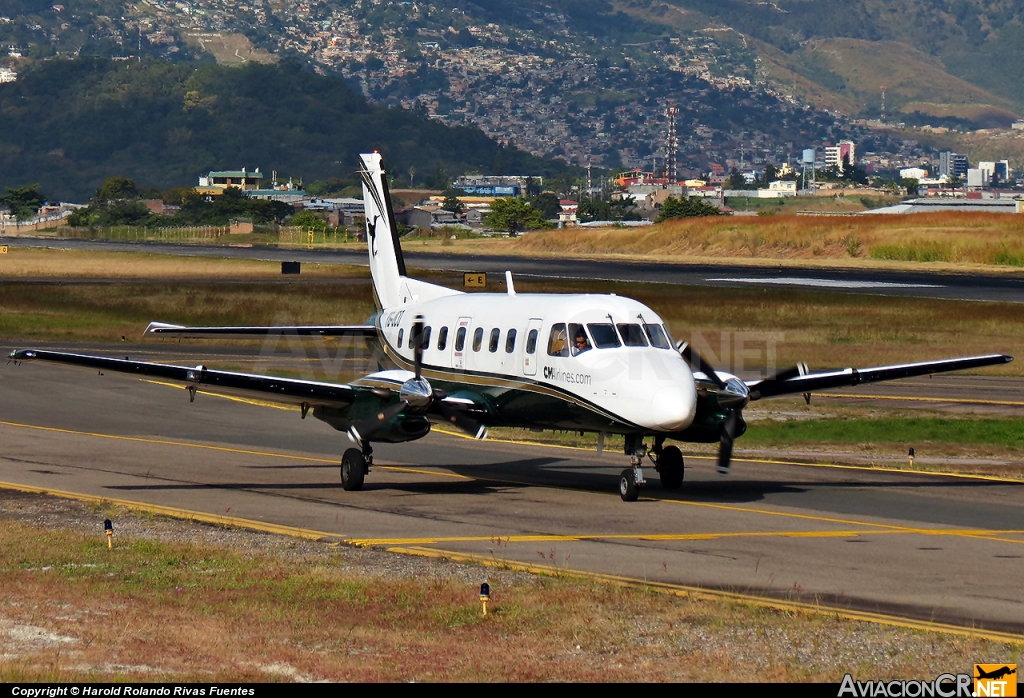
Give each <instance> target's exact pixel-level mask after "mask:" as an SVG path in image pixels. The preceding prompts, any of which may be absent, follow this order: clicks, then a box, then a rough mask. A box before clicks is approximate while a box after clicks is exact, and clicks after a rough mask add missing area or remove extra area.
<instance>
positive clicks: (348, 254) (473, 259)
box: [3, 238, 1024, 303]
mask: <svg viewBox="0 0 1024 698" xmlns="http://www.w3.org/2000/svg"><path fill="white" fill-rule="evenodd" d="M3 242H4V244H6V245H10V246H12V247H54V248H61V249H90V250H105V251H112V252H116V251H132V252H147V253H156V254H172V255H183V256H198V257H224V258H244V259H261V260H269V261H296V262H302V263H307V264H310V263H311V264H316V263H320V264H354V265H359V266H368V261H367V255H366V251H365V250H282V249H277V248H269V247H251V248H240V247H224V246H213V245H207V246H204V245H176V244H168V243H150V242H142V243H131V242H106V241H100V240H71V239H67V240H61V239H53V238H45V239H44V238H4V239H3ZM404 256H405V260H406V264H407V265H408V266H409V268H410V269H413V270H415V269H422V270H431V271H445V272H486V273H489V274H492V275H494V276H495V278H498V279H503V278H504V273H505V271H506V270H512V271H513V273H514V274H515V275H516V276H520V277H524V278H533V279H578V280H581V281H587V280H590V281H593V280H607V281H619V282H647V283H661V284H674V285H683V286H719V287H727V288H775V289H777V288H802V289H821V290H824V291H839V292H844V293H861V294H869V295H883V296H908V297H914V298H940V299H947V300H968V301H1003V302H1012V303H1024V275H1019V274H1018V275H1012V276H1011V275H997V274H982V273H972V274H963V273H945V272H932V271H903V270H881V269H855V268H846V269H843V268H836V269H828V268H816V267H798V266H784V267H783V266H754V265H738V264H681V263H668V262H649V261H644V262H629V261H621V260H581V259H566V258H564V257H560V256H553V257H550V258H540V257H523V256H514V255H468V254H438V253H430V252H415V251H410V250H406V251H404Z"/></svg>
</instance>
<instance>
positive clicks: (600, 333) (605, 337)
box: [587, 322, 622, 349]
mask: <svg viewBox="0 0 1024 698" xmlns="http://www.w3.org/2000/svg"><path fill="white" fill-rule="evenodd" d="M587 329H588V330H590V336H591V337H593V338H594V346H596V347H597V348H598V349H611V348H613V347H618V346H622V343H621V342H619V335H617V334H615V327H613V326H612V324H611V323H610V322H592V323H590V324H589V325H587Z"/></svg>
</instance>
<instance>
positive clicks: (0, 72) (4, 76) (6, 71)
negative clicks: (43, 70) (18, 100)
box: [0, 68, 18, 84]
mask: <svg viewBox="0 0 1024 698" xmlns="http://www.w3.org/2000/svg"><path fill="white" fill-rule="evenodd" d="M17 79H18V74H17V73H15V72H14V71H13V70H11V69H10V68H0V84H3V83H5V82H14V81H15V80H17Z"/></svg>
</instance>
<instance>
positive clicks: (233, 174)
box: [197, 167, 263, 194]
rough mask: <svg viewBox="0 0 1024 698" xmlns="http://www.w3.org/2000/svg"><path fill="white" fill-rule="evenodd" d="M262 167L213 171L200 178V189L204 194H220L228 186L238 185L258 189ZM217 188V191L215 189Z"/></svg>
mask: <svg viewBox="0 0 1024 698" xmlns="http://www.w3.org/2000/svg"><path fill="white" fill-rule="evenodd" d="M262 179H263V175H262V174H260V168H258V167H257V168H256V169H255V170H253V171H252V172H249V171H247V170H246V169H245V168H244V167H243V168H242V169H241V170H224V171H222V172H211V173H210V174H208V175H206V176H205V177H200V178H199V187H197V189H198V191H200V192H201V193H204V194H219V193H221V192H223V191H224V190H225V189H227V188H228V187H237V188H238V189H242V190H243V191H250V190H256V189H259V188H260V184H261V182H260V180H262ZM215 190H216V191H215Z"/></svg>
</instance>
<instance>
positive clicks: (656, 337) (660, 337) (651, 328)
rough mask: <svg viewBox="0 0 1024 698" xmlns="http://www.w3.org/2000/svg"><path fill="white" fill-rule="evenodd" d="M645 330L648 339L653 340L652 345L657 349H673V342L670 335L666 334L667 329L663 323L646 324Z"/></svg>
mask: <svg viewBox="0 0 1024 698" xmlns="http://www.w3.org/2000/svg"><path fill="white" fill-rule="evenodd" d="M644 332H646V333H647V339H649V340H651V346H652V347H655V348H657V349H671V348H672V342H671V341H670V340H669V338H668V335H666V334H665V330H664V329H663V328H662V326H661V325H649V324H646V323H645V324H644Z"/></svg>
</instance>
